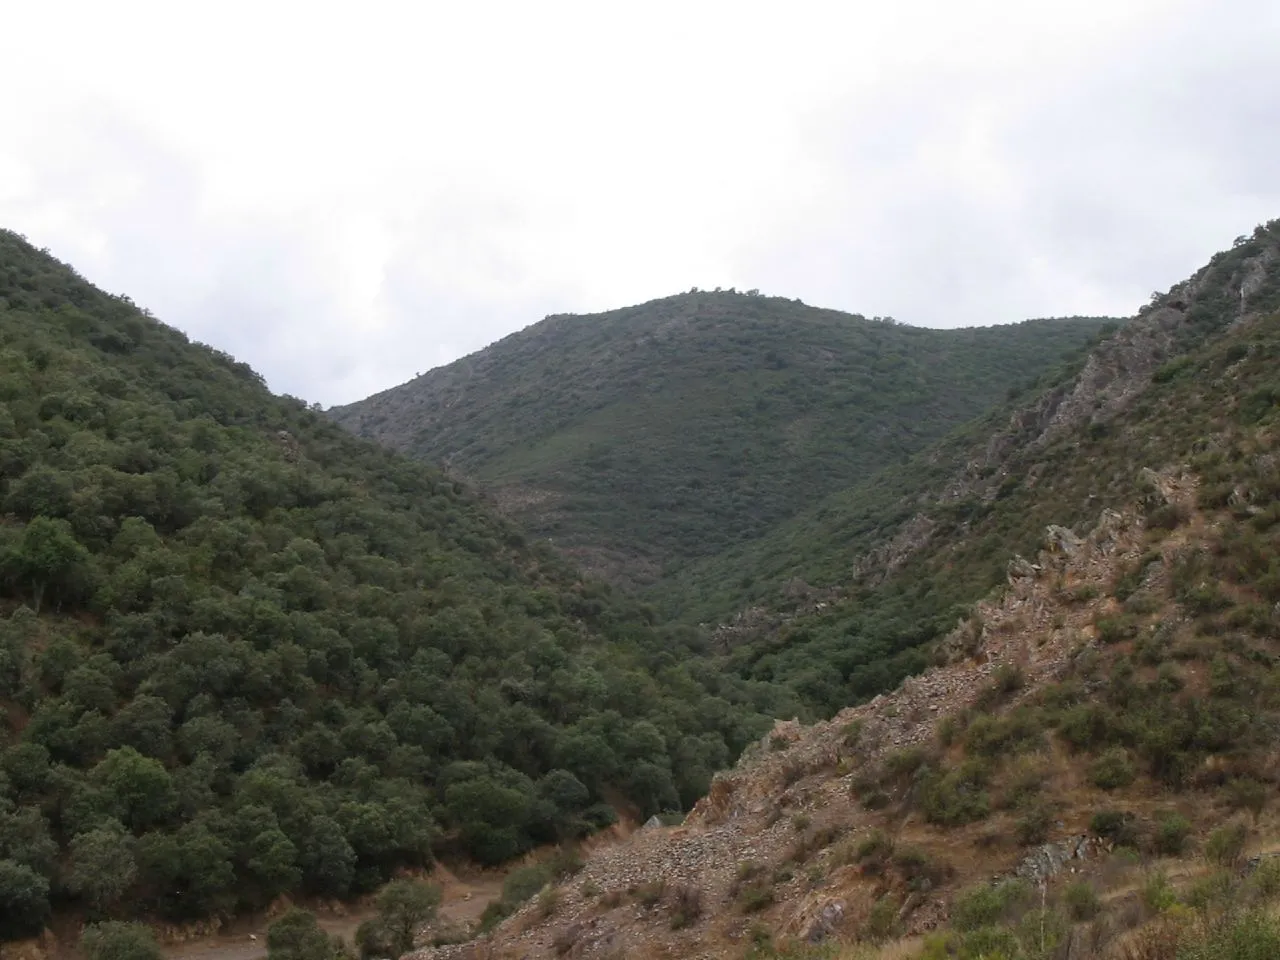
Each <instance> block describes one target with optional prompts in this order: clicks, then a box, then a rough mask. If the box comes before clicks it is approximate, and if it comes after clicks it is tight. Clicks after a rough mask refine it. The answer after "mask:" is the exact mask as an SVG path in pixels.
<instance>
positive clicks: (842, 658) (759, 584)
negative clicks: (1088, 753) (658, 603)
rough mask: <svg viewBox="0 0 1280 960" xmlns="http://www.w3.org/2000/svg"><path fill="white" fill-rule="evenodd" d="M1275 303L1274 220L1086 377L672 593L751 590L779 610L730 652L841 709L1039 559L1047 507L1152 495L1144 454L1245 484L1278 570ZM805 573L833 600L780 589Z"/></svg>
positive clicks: (1278, 307) (1107, 353) (1160, 464)
mask: <svg viewBox="0 0 1280 960" xmlns="http://www.w3.org/2000/svg"><path fill="white" fill-rule="evenodd" d="M1276 311H1280V221H1272V222H1271V223H1270V224H1268V225H1267V226H1265V227H1259V228H1258V229H1257V231H1256V232H1255V233H1254V234H1253V236H1252V237H1251V238H1250V239H1248V240H1247V241H1242V242H1238V243H1237V244H1236V246H1235V247H1233V248H1232V249H1231V250H1230V251H1227V252H1225V253H1222V254H1219V255H1218V256H1216V257H1215V258H1214V259H1213V261H1212V262H1211V263H1210V264H1209V265H1208V266H1207V267H1205V268H1204V269H1203V270H1201V271H1200V272H1199V273H1197V274H1196V276H1195V277H1193V278H1191V279H1190V280H1188V281H1187V282H1185V283H1183V284H1179V285H1178V286H1177V287H1175V288H1174V289H1173V290H1171V291H1170V292H1169V293H1168V294H1167V295H1165V296H1164V297H1162V298H1160V299H1159V300H1157V301H1156V302H1154V303H1153V304H1152V305H1151V306H1150V307H1149V308H1148V309H1147V310H1145V311H1144V312H1143V313H1142V314H1140V315H1139V316H1138V317H1136V318H1134V319H1133V320H1132V321H1130V322H1129V323H1128V324H1126V326H1125V327H1124V328H1123V329H1122V330H1120V331H1119V332H1118V333H1116V334H1115V335H1114V336H1113V337H1112V338H1111V339H1110V340H1108V341H1106V342H1104V343H1103V344H1101V345H1100V346H1099V347H1098V348H1097V349H1095V351H1094V352H1093V353H1092V355H1091V357H1090V359H1089V362H1088V363H1087V364H1086V365H1085V366H1084V368H1083V369H1082V370H1081V371H1080V372H1078V373H1077V375H1076V376H1074V377H1072V378H1068V379H1067V380H1066V381H1064V382H1062V383H1058V384H1047V385H1045V386H1044V387H1042V388H1041V389H1040V390H1038V391H1030V392H1029V397H1030V399H1029V400H1028V401H1024V404H1023V405H1022V407H1021V408H1020V409H1017V410H1015V411H1014V412H1012V413H1011V412H1009V411H1008V410H1004V411H1000V412H998V413H997V414H993V415H992V416H990V417H988V418H987V419H986V421H985V422H979V423H974V424H971V425H968V426H967V427H966V428H964V429H963V430H962V431H959V432H957V434H955V435H954V436H952V437H950V438H948V439H947V441H945V442H944V443H942V444H940V445H939V446H937V447H935V448H933V449H931V450H929V451H926V452H924V453H922V454H920V455H918V456H917V457H916V458H914V459H913V460H911V461H910V462H909V463H907V464H906V465H903V466H901V467H895V468H891V469H890V470H888V471H886V472H885V473H884V474H882V475H880V476H878V477H876V478H874V479H873V480H872V481H871V482H869V483H867V484H863V485H861V486H856V487H853V488H851V489H849V490H846V491H842V492H841V493H839V494H837V495H835V496H833V497H831V498H828V499H827V500H825V501H824V502H823V503H822V504H820V505H818V506H817V507H815V508H814V509H813V510H811V511H809V512H808V513H806V514H804V515H803V516H801V517H800V518H797V519H796V520H795V521H793V522H791V523H790V524H787V525H784V526H782V527H780V528H779V529H778V530H776V531H775V532H773V533H772V534H770V535H769V536H768V537H766V538H764V539H762V540H761V541H759V542H757V543H754V544H750V545H748V546H747V547H746V548H743V549H740V550H738V551H735V552H730V553H727V554H726V555H724V556H723V557H719V558H716V559H715V560H713V561H709V562H707V563H705V564H702V565H699V566H696V567H693V568H691V569H689V570H687V571H686V572H685V575H684V576H683V577H682V578H681V583H680V584H679V585H678V586H676V585H673V586H672V587H670V588H669V589H668V591H667V593H668V597H667V599H668V602H669V603H670V605H671V607H672V608H673V609H676V610H685V611H688V612H693V613H694V614H699V613H700V614H702V615H704V616H707V617H709V618H711V619H713V620H714V619H715V618H716V617H718V616H724V615H726V614H727V613H729V612H731V611H732V610H734V609H738V608H740V607H741V606H743V605H745V604H748V603H752V604H757V605H759V606H760V607H761V608H763V609H764V610H766V611H770V614H769V615H766V616H764V617H763V625H762V626H761V627H760V628H759V629H755V630H744V631H741V632H740V633H738V634H736V635H735V634H732V633H730V634H729V635H728V637H727V638H726V639H725V640H723V641H722V642H721V644H720V645H719V646H720V648H721V649H722V650H723V651H724V652H725V653H726V655H727V656H728V658H729V669H731V670H732V671H733V672H734V673H736V674H737V675H739V676H741V677H744V678H751V679H755V680H759V681H762V682H770V683H780V684H783V685H785V686H786V687H787V688H788V689H790V690H791V691H793V692H794V693H795V694H796V695H797V696H798V697H800V698H801V699H802V701H803V702H805V703H806V704H807V705H808V707H809V709H810V710H811V711H812V712H813V714H815V715H823V714H830V713H832V712H834V711H836V710H838V709H840V708H841V707H843V706H845V705H848V704H850V703H855V702H859V701H861V700H865V699H867V698H869V697H871V696H874V695H875V694H877V693H880V692H882V691H884V690H886V689H888V688H890V687H891V686H892V685H893V684H895V683H896V682H897V681H898V680H900V679H901V678H902V677H903V676H906V675H908V674H910V673H914V672H917V671H918V670H920V669H922V668H923V667H924V665H925V664H926V663H927V657H928V653H929V644H930V643H931V642H932V641H934V640H935V639H937V638H938V637H940V636H942V635H943V634H945V633H946V632H947V631H948V630H950V629H951V628H952V627H953V626H954V625H955V623H956V622H957V620H958V619H959V618H960V617H961V616H962V615H964V614H965V613H966V612H967V611H968V609H969V607H970V605H971V604H972V603H974V602H975V601H977V600H978V599H980V598H982V597H983V596H985V595H987V594H988V593H989V592H990V591H991V590H992V589H993V588H995V587H997V586H998V585H999V584H1001V583H1002V582H1004V579H1005V575H1006V569H1007V567H1008V564H1009V561H1010V560H1011V558H1012V557H1013V556H1014V555H1015V554H1018V553H1020V554H1022V555H1024V556H1028V557H1034V556H1035V554H1036V552H1037V550H1038V549H1039V548H1040V546H1041V545H1043V542H1044V536H1045V529H1046V527H1047V526H1048V525H1049V524H1057V525H1064V526H1068V527H1070V526H1073V525H1074V526H1077V527H1079V528H1080V529H1081V530H1083V529H1087V528H1088V527H1091V526H1092V525H1093V524H1094V523H1096V522H1097V520H1098V517H1099V515H1100V513H1101V511H1102V510H1103V509H1104V508H1107V507H1119V506H1123V505H1124V504H1127V503H1131V502H1133V501H1134V500H1140V499H1142V498H1145V497H1147V496H1148V495H1150V493H1151V491H1150V487H1149V482H1148V481H1147V480H1146V479H1145V478H1144V473H1143V470H1144V468H1150V469H1162V468H1165V467H1169V466H1171V465H1174V466H1176V465H1178V464H1182V463H1186V464H1190V465H1191V466H1192V467H1193V468H1194V469H1195V470H1196V472H1197V473H1198V474H1199V475H1200V476H1202V477H1204V478H1205V482H1206V483H1207V484H1208V485H1209V486H1208V487H1206V490H1205V491H1204V492H1202V496H1204V497H1211V499H1210V500H1208V501H1206V503H1207V504H1208V505H1209V506H1212V507H1215V508H1217V507H1222V506H1224V505H1226V503H1227V502H1228V501H1231V500H1232V499H1233V496H1234V497H1235V498H1236V499H1239V498H1240V497H1244V496H1245V494H1244V493H1236V491H1237V490H1239V491H1252V492H1250V493H1249V494H1248V497H1247V499H1246V500H1245V502H1243V503H1241V505H1240V510H1242V511H1244V512H1245V514H1247V515H1249V516H1252V515H1253V514H1257V515H1258V516H1257V519H1255V520H1254V522H1255V523H1256V524H1258V525H1259V529H1260V530H1262V531H1268V530H1269V531H1270V533H1269V534H1267V536H1269V537H1270V540H1269V541H1267V542H1265V543H1263V544H1262V545H1256V557H1255V562H1258V563H1262V568H1261V569H1260V570H1252V572H1251V577H1254V578H1261V580H1262V581H1265V582H1273V581H1274V579H1275V577H1276V576H1280V572H1277V571H1280V568H1277V567H1276V564H1277V562H1280V561H1277V559H1276V558H1277V556H1278V555H1280V543H1278V542H1276V541H1275V529H1276V528H1275V527H1272V526H1270V522H1271V521H1270V520H1268V519H1267V518H1269V517H1273V515H1274V508H1273V507H1272V506H1271V505H1270V501H1269V498H1271V497H1273V496H1274V491H1275V490H1276V487H1275V483H1276V462H1275V455H1274V453H1268V452H1267V449H1266V444H1267V443H1270V444H1271V445H1274V442H1275V439H1276V438H1275V435H1274V429H1273V427H1272V428H1268V429H1263V430H1261V431H1259V432H1257V433H1256V435H1255V432H1254V431H1253V429H1252V428H1253V427H1254V425H1255V424H1258V423H1267V424H1273V423H1274V417H1275V415H1276V406H1277V404H1280V316H1277V314H1276ZM1246 428H1247V429H1246ZM1209 438H1216V439H1213V440H1212V441H1210V439H1209ZM1222 438H1226V439H1222ZM1245 438H1248V439H1245ZM1260 443H1261V444H1262V446H1261V447H1260V446H1259V444H1260ZM1209 491H1212V493H1210V492H1209ZM1166 520H1168V521H1169V522H1174V521H1175V520H1176V518H1173V517H1169V518H1166ZM899 537H901V540H900V541H898V542H897V544H896V546H897V547H898V549H897V550H894V549H886V547H889V548H892V547H894V546H895V540H897V538H899ZM890 557H892V562H890ZM860 559H869V560H870V562H869V563H865V564H864V565H863V566H862V568H861V569H860V570H859V565H858V564H859V560H860ZM1268 564H1269V565H1270V569H1271V570H1272V571H1273V572H1272V573H1271V574H1267V572H1266V571H1267V569H1268ZM855 571H859V573H858V575H856V576H855ZM1268 576H1270V577H1271V580H1267V577H1268ZM797 578H802V579H805V582H806V584H807V586H809V587H812V588H814V590H815V592H816V593H817V595H818V596H825V597H827V599H826V600H825V601H823V602H821V606H819V603H817V602H814V601H813V600H812V599H810V600H806V599H805V597H804V596H803V595H802V596H799V597H797V596H796V595H795V591H794V590H789V589H788V587H789V586H790V585H793V583H794V581H795V580H796V579H797ZM822 588H828V590H827V591H825V592H824V590H823V589H822ZM1274 599H1275V600H1280V595H1277V596H1276V597H1275V598H1274Z"/></svg>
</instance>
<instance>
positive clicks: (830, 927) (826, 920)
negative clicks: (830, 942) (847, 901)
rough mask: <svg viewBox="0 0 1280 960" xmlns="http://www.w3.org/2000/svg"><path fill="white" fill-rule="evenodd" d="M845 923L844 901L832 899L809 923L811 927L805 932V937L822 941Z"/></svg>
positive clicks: (814, 941)
mask: <svg viewBox="0 0 1280 960" xmlns="http://www.w3.org/2000/svg"><path fill="white" fill-rule="evenodd" d="M842 923H844V901H843V900H832V901H831V902H830V903H828V904H825V905H824V906H823V908H822V909H821V910H819V911H818V915H817V916H816V917H814V918H813V922H812V923H810V924H809V929H808V931H807V932H806V933H805V935H804V936H805V939H806V940H808V941H809V942H810V943H822V941H824V940H826V939H827V937H829V936H831V935H832V934H833V933H835V932H836V931H837V930H839V929H840V925H841V924H842Z"/></svg>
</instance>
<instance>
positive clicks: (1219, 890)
mask: <svg viewBox="0 0 1280 960" xmlns="http://www.w3.org/2000/svg"><path fill="white" fill-rule="evenodd" d="M1238 892H1239V882H1238V881H1237V879H1236V877H1235V875H1234V874H1233V872H1232V871H1229V870H1218V871H1216V872H1215V873H1211V874H1209V875H1208V876H1206V877H1199V878H1197V879H1196V880H1195V881H1194V882H1193V883H1192V884H1191V885H1190V886H1189V887H1188V888H1187V892H1186V901H1187V906H1189V907H1194V908H1195V909H1196V910H1200V911H1204V912H1207V911H1209V910H1212V909H1214V908H1217V907H1221V906H1225V905H1228V904H1230V903H1232V902H1233V901H1234V899H1235V897H1236V895H1237V894H1238Z"/></svg>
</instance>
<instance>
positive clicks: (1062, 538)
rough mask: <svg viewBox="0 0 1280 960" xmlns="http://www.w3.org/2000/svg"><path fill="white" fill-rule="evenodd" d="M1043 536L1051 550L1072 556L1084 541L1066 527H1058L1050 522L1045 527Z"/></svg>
mask: <svg viewBox="0 0 1280 960" xmlns="http://www.w3.org/2000/svg"><path fill="white" fill-rule="evenodd" d="M1044 536H1045V541H1046V544H1047V546H1048V548H1049V550H1050V551H1051V552H1057V553H1061V554H1065V555H1066V556H1068V557H1074V556H1075V555H1076V553H1077V551H1079V549H1080V545H1081V544H1082V543H1083V542H1084V541H1083V540H1081V539H1080V538H1079V537H1078V536H1076V535H1075V534H1074V533H1072V532H1071V531H1070V530H1068V529H1067V528H1066V527H1060V526H1058V525H1057V524H1056V523H1051V524H1049V526H1047V527H1046V528H1045V531H1044Z"/></svg>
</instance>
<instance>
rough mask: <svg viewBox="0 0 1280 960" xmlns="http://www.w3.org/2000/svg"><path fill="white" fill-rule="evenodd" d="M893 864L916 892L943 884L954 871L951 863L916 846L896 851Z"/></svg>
mask: <svg viewBox="0 0 1280 960" xmlns="http://www.w3.org/2000/svg"><path fill="white" fill-rule="evenodd" d="M893 865H894V867H895V868H897V870H898V872H899V873H900V874H901V875H902V879H903V882H904V883H906V885H907V889H909V890H911V891H912V892H915V893H924V892H926V891H929V890H932V889H934V888H935V887H938V886H941V885H942V884H944V883H946V882H947V880H949V879H950V878H951V875H952V873H953V872H954V871H953V870H952V868H951V865H950V864H948V863H945V862H943V861H941V860H935V859H933V858H931V857H930V856H929V855H928V854H927V853H925V852H924V851H923V850H918V849H916V848H914V847H906V848H904V849H902V850H899V851H898V852H897V853H895V854H894V855H893Z"/></svg>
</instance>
